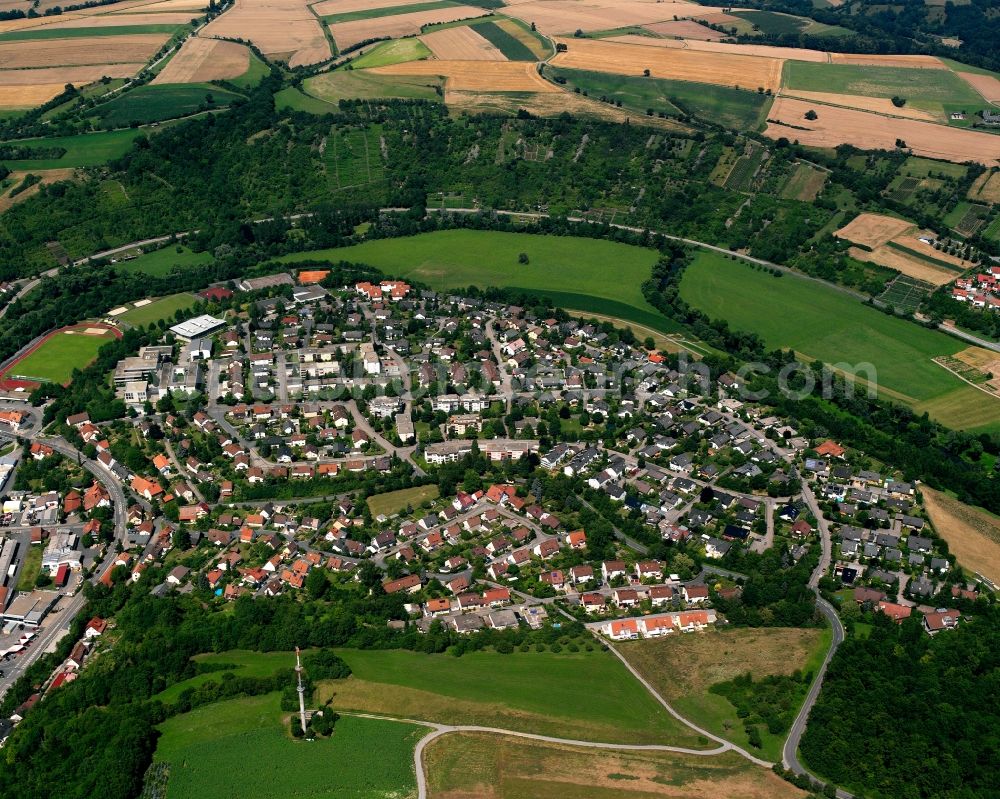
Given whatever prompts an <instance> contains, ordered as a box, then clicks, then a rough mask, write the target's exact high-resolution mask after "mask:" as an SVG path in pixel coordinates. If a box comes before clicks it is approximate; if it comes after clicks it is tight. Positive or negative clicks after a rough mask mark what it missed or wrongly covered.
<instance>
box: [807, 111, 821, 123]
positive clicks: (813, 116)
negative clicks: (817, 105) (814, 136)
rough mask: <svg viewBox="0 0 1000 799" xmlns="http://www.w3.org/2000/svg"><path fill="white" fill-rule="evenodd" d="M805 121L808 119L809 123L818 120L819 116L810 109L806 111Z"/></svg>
mask: <svg viewBox="0 0 1000 799" xmlns="http://www.w3.org/2000/svg"><path fill="white" fill-rule="evenodd" d="M806 119H808V120H809V121H810V122H811V121H812V120H814V119H819V114H817V113H816V112H815V111H813V110H812V109H811V108H810V109H809V110H808V111H806Z"/></svg>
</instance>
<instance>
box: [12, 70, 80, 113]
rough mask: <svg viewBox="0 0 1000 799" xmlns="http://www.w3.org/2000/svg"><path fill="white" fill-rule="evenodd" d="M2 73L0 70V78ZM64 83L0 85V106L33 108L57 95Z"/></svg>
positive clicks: (64, 85) (61, 90) (60, 92)
mask: <svg viewBox="0 0 1000 799" xmlns="http://www.w3.org/2000/svg"><path fill="white" fill-rule="evenodd" d="M2 75H3V73H2V72H0V79H2ZM65 88H66V84H65V83H32V84H28V85H27V86H3V85H0V108H34V107H35V106H36V105H41V104H42V103H47V102H48V101H49V100H51V99H52V98H53V97H58V96H59V95H60V94H62V92H63V89H65Z"/></svg>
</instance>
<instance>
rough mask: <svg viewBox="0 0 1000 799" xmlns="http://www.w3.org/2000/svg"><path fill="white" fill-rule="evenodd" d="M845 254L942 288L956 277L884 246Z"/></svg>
mask: <svg viewBox="0 0 1000 799" xmlns="http://www.w3.org/2000/svg"><path fill="white" fill-rule="evenodd" d="M847 252H848V253H849V254H850V256H851V257H852V258H855V259H857V260H858V261H861V262H865V261H871V262H872V263H875V264H880V265H881V266H886V267H888V268H889V269H895V270H896V271H897V272H901V273H902V274H904V275H907V276H909V277H912V278H916V279H917V280H923V281H924V282H926V283H930V284H931V285H933V286H943V285H945V284H946V283H950V282H951V281H952V280H954V279H955V278H956V277H958V275H957V274H956V273H955V272H952V271H950V270H948V269H944V268H943V267H940V266H935V265H934V264H931V263H928V262H926V261H922V260H919V259H917V258H912V257H910V256H908V255H907V254H906V253H903V252H900V251H899V250H894V249H893V248H892V247H889V246H888V245H885V244H882V245H880V246H878V247H875V248H874V249H873V250H872V251H871V252H868V251H866V250H862V249H861V248H860V247H851V248H850V249H849V250H848V251H847Z"/></svg>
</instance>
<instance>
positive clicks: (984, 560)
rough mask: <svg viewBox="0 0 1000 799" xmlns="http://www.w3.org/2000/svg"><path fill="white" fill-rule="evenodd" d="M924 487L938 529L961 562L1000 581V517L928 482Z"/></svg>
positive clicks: (931, 516)
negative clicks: (933, 487) (961, 500)
mask: <svg viewBox="0 0 1000 799" xmlns="http://www.w3.org/2000/svg"><path fill="white" fill-rule="evenodd" d="M920 490H921V493H922V494H923V495H924V504H925V505H926V507H927V512H928V514H929V515H930V519H931V521H932V522H933V523H934V529H935V530H936V531H937V533H938V535H940V536H941V537H942V538H944V540H945V541H947V542H948V549H949V551H950V552H951V553H952V554H953V555H955V557H956V558H958V564H959V565H960V566H963V567H964V568H966V569H969V570H971V571H973V572H978V573H979V574H982V575H984V576H985V577H988V578H989V579H990V580H992V581H993V582H995V583H1000V518H997V517H996V516H994V515H993V514H992V513H989V512H988V511H985V510H982V509H980V508H975V507H972V506H970V505H965V504H964V503H962V502H959V501H958V500H957V499H955V498H954V497H952V496H950V495H949V494H945V493H943V492H941V491H935V490H934V489H932V488H928V487H927V486H921V489H920Z"/></svg>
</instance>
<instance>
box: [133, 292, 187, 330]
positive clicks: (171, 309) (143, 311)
mask: <svg viewBox="0 0 1000 799" xmlns="http://www.w3.org/2000/svg"><path fill="white" fill-rule="evenodd" d="M195 302H197V298H196V297H195V296H194V295H193V294H188V293H187V292H182V293H180V294H170V295H169V296H166V297H160V298H159V299H157V300H153V301H152V302H151V303H149V305H142V306H140V307H138V308H130V309H129V310H128V311H126V312H125V313H123V314H121V315H119V316H117V317H115V318H117V319H121V320H122V321H123V322H128V323H129V324H130V325H135V326H136V327H143V326H145V325H148V324H151V323H153V322H158V321H160V320H161V319H173V318H174V314H175V313H176V312H177V311H178V310H186V309H187V308H190V307H191V306H192V305H194V304H195Z"/></svg>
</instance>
